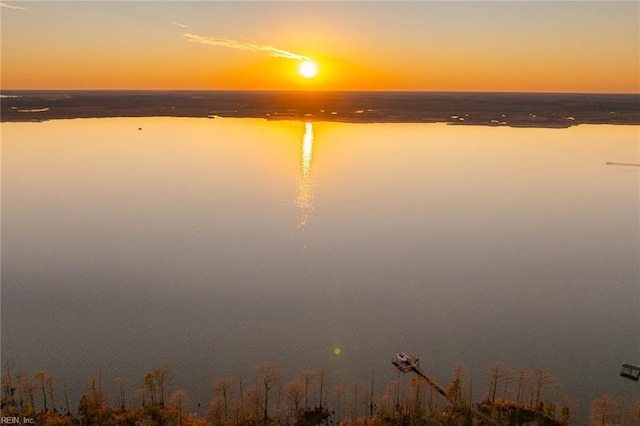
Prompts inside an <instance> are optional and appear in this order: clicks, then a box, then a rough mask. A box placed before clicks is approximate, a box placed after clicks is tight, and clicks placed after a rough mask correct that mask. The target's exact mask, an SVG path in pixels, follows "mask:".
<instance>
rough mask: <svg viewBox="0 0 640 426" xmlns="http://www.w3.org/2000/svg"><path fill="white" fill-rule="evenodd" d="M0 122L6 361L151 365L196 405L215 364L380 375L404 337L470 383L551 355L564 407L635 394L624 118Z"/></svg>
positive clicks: (633, 184) (126, 367) (89, 368)
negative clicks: (460, 369)
mask: <svg viewBox="0 0 640 426" xmlns="http://www.w3.org/2000/svg"><path fill="white" fill-rule="evenodd" d="M139 127H141V128H142V130H138V128H139ZM1 129H2V355H3V357H6V356H11V357H13V359H14V361H15V364H16V367H17V370H20V371H24V372H29V373H33V372H35V371H37V370H47V372H49V373H50V374H52V375H54V376H55V377H58V378H67V379H70V380H71V382H72V383H73V385H74V386H76V387H77V388H80V389H79V391H81V390H83V389H84V386H85V384H86V383H87V381H88V380H89V378H90V377H91V376H92V375H94V374H96V373H98V372H102V373H103V377H104V378H105V379H104V380H105V381H109V382H111V381H113V379H114V378H115V377H116V376H126V377H129V378H131V380H132V382H135V383H137V382H138V380H141V379H142V377H143V375H144V373H145V372H146V371H147V370H148V369H150V368H152V367H155V366H157V365H160V364H169V365H171V366H172V367H173V371H174V373H175V380H174V382H173V384H174V388H184V389H185V390H186V391H187V392H188V394H189V395H190V396H191V399H192V400H193V401H196V402H203V406H205V405H206V401H208V400H209V399H210V393H209V384H210V382H211V381H212V380H213V379H220V378H223V377H226V376H232V375H233V376H235V375H238V374H245V375H247V376H248V377H250V376H251V374H252V371H253V367H254V365H255V364H256V363H258V362H262V361H269V362H275V363H279V364H280V365H282V366H283V367H284V369H285V370H286V371H287V372H288V374H289V378H292V377H293V376H294V375H295V374H297V373H298V372H299V371H301V370H305V369H313V368H319V367H327V368H329V369H331V371H332V377H333V380H334V382H333V383H338V382H341V381H354V380H360V381H363V382H368V380H369V379H370V377H371V372H372V371H375V372H376V380H377V381H378V383H379V386H380V387H383V386H384V385H386V384H387V383H389V382H390V381H391V380H393V379H394V378H395V377H396V374H395V372H394V370H393V368H392V367H391V365H390V362H389V361H390V359H391V357H392V356H393V354H395V353H396V352H400V351H408V352H412V353H414V354H416V355H417V356H419V357H420V359H421V365H422V366H424V367H425V368H426V370H427V371H428V372H429V373H431V374H432V375H433V376H435V377H436V378H437V379H438V380H439V381H441V382H443V383H444V384H448V382H449V379H450V377H451V372H452V370H453V368H454V366H455V365H456V364H457V363H463V364H465V365H466V367H467V372H468V373H467V378H471V377H472V378H473V379H474V383H475V385H474V386H476V389H478V390H477V394H476V395H477V397H478V398H480V397H481V395H482V394H483V392H484V391H485V374H484V372H485V371H486V370H487V369H488V368H489V367H490V366H491V365H492V364H494V363H498V362H502V363H505V364H507V365H508V366H509V367H511V368H513V369H519V368H528V369H534V368H540V369H546V370H549V371H551V372H552V373H553V374H554V375H555V376H556V378H557V379H558V382H559V384H560V385H559V387H558V390H557V393H558V395H563V394H570V395H572V396H573V398H574V399H575V401H576V402H577V403H578V404H580V405H581V409H583V410H586V408H585V406H586V405H587V404H588V401H589V400H590V399H592V398H594V397H597V396H600V395H602V394H609V395H612V396H614V397H617V398H621V399H625V398H626V399H631V398H634V397H637V385H636V384H635V383H633V382H630V381H625V380H624V379H621V378H620V377H619V376H618V372H619V367H620V364H621V363H622V362H632V363H639V362H640V358H639V357H640V339H639V333H638V331H639V329H640V290H639V279H640V275H639V262H638V259H639V258H640V253H639V251H640V249H639V235H640V233H639V193H638V188H639V176H640V175H639V170H638V168H637V167H624V166H607V165H606V164H605V163H606V162H607V161H618V162H638V159H639V154H638V153H639V144H640V142H639V141H640V137H639V136H640V134H639V129H638V127H631V126H579V127H575V128H570V129H564V130H551V129H512V128H489V127H471V126H469V127H467V126H464V127H461V126H446V125H440V124H367V125H365V124H338V123H313V124H310V123H308V124H305V123H300V122H266V121H263V120H254V119H215V120H207V119H177V118H144V119H136V118H134V119H84V120H60V121H51V122H45V123H3V124H2V125H1ZM335 348H340V349H341V351H342V352H341V354H340V355H335V353H334V349H335ZM131 386H132V388H133V387H134V385H133V384H132V385H131ZM111 398H112V401H113V400H115V399H116V394H115V392H114V393H113V395H111Z"/></svg>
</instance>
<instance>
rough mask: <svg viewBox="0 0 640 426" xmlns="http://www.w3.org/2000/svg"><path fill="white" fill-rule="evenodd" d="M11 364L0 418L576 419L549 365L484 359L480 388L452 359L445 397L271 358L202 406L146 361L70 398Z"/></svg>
mask: <svg viewBox="0 0 640 426" xmlns="http://www.w3.org/2000/svg"><path fill="white" fill-rule="evenodd" d="M14 369H15V368H14V365H13V362H12V360H11V359H10V358H7V359H6V360H5V362H4V363H3V370H4V371H3V373H2V397H1V411H2V416H3V417H9V418H12V417H17V418H19V419H24V418H29V419H34V421H35V423H36V424H39V425H47V426H56V425H61V426H62V425H83V426H84V425H98V426H112V425H113V426H115V425H122V426H125V425H126V426H147V425H166V426H174V425H179V426H205V425H207V426H210V425H215V426H217V425H220V426H239V425H317V424H339V425H362V426H367V425H378V424H380V425H485V424H487V425H489V424H495V425H519V424H523V425H524V424H527V425H545V426H546V425H558V426H561V425H572V424H575V421H576V420H575V419H576V406H575V404H573V403H571V402H570V399H569V398H567V397H559V395H558V386H557V383H556V380H555V378H554V377H553V375H552V374H551V373H549V372H547V371H544V370H518V371H512V370H510V369H509V368H508V367H506V366H504V365H502V364H495V365H493V366H491V367H490V368H489V369H488V370H487V371H486V378H487V383H486V386H485V387H484V388H478V387H477V385H476V388H475V389H474V383H473V381H472V380H466V378H465V368H464V367H463V366H456V367H455V369H454V371H453V374H452V378H451V382H450V384H449V386H448V387H447V388H446V393H447V397H448V398H444V397H443V396H441V395H440V394H439V393H438V392H437V391H435V390H434V388H433V387H431V386H430V385H429V383H428V382H427V380H425V379H424V378H422V377H419V376H415V377H412V378H411V379H405V378H403V377H401V376H400V375H399V376H398V378H397V380H394V381H393V382H391V383H388V384H387V386H386V387H385V388H384V390H383V391H382V392H377V393H376V392H374V383H373V376H372V379H371V383H367V384H364V383H360V382H354V383H335V378H334V377H332V376H331V373H330V371H329V370H328V369H316V370H306V371H302V372H300V373H299V374H298V375H297V376H296V377H295V378H294V379H293V380H290V381H287V380H285V377H286V375H285V373H284V370H283V369H282V368H281V367H280V366H279V365H276V364H271V363H261V364H258V365H256V366H255V368H254V372H253V374H252V375H250V376H238V377H234V378H229V377H228V378H222V379H215V380H213V381H212V383H211V388H210V389H211V399H210V401H209V402H208V406H207V407H200V404H197V407H196V406H195V405H194V404H193V403H192V401H190V398H189V396H188V395H187V393H186V392H185V391H184V390H177V389H174V387H173V379H174V376H173V372H172V369H171V367H169V366H166V365H163V366H159V367H156V368H152V369H150V370H149V371H148V372H147V373H146V374H145V375H144V377H142V378H139V379H138V380H136V381H132V380H130V379H128V378H124V377H116V378H115V385H116V386H115V387H114V388H115V389H117V395H112V398H107V395H106V393H105V391H104V386H103V382H104V378H103V377H102V376H101V375H100V376H95V377H92V378H91V379H90V380H89V382H88V384H87V385H86V386H85V388H84V392H83V395H82V397H81V398H80V400H79V401H70V393H71V392H70V390H69V384H68V382H67V381H66V380H60V379H54V377H53V376H51V375H50V374H48V373H47V372H46V371H38V372H35V373H34V374H15V373H14ZM132 388H135V390H133V391H132V390H131V389H132ZM447 399H448V400H447ZM476 400H477V401H479V402H474V401H476ZM72 404H73V405H72ZM194 411H197V412H201V413H205V412H206V414H203V415H198V414H196V413H195V412H194ZM474 413H481V414H482V415H481V416H477V415H475V414H474ZM588 424H589V425H590V426H591V425H593V426H595V425H598V426H605V425H622V426H626V425H628V426H640V400H637V401H624V402H620V401H616V400H614V399H613V398H611V397H609V396H606V395H603V396H601V397H599V398H597V399H594V400H593V401H592V402H591V405H590V407H589V423H588Z"/></svg>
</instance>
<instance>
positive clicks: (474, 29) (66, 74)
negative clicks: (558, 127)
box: [0, 0, 640, 93]
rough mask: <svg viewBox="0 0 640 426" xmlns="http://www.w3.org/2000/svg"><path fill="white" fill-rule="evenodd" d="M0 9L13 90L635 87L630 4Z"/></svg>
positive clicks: (11, 4) (47, 5) (24, 4)
mask: <svg viewBox="0 0 640 426" xmlns="http://www.w3.org/2000/svg"><path fill="white" fill-rule="evenodd" d="M1 5H2V7H0V13H1V16H2V18H1V19H2V45H1V49H2V77H1V88H2V89H4V90H8V89H205V90H207V89H212V90H221V89H251V90H306V89H313V90H424V91H518V92H607V93H637V92H638V91H639V88H640V83H639V80H640V71H639V70H640V68H639V56H640V32H639V26H640V21H639V16H640V3H639V2H635V1H629V2H589V1H573V2H518V1H513V2H507V1H495V2H480V1H474V2H456V1H454V2H427V1H415V2H395V1H386V2H364V1H357V2H340V1H339V2H307V1H298V2H294V1H291V2H272V1H261V2H215V1H199V2H198V1H196V2H169V1H137V2H116V1H112V2H97V1H76V2H57V1H44V2H31V1H11V0H7V1H5V2H3V3H1ZM273 54H276V55H277V56H273ZM287 55H288V56H287ZM302 57H308V58H311V59H312V60H313V61H314V62H315V63H316V64H317V66H318V74H317V76H315V77H313V78H303V77H301V76H300V75H299V74H298V72H297V67H298V66H299V64H300V58H302Z"/></svg>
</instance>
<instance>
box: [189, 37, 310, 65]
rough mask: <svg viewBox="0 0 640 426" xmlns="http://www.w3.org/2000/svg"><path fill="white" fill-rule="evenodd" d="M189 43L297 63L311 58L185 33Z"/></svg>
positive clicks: (263, 45) (234, 41)
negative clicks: (296, 61) (267, 55)
mask: <svg viewBox="0 0 640 426" xmlns="http://www.w3.org/2000/svg"><path fill="white" fill-rule="evenodd" d="M182 36H183V37H184V38H186V39H187V40H189V41H193V42H196V43H202V44H210V45H212V46H223V47H229V48H231V49H239V50H246V51H249V52H266V53H269V54H270V55H271V56H274V57H277V58H287V59H296V60H299V61H303V60H309V59H311V58H309V57H307V56H303V55H298V54H296V53H292V52H288V51H286V50H282V49H277V48H275V47H273V46H268V45H265V44H251V43H240V42H237V41H236V40H230V39H226V38H218V37H204V36H200V35H197V34H191V33H186V34H183V35H182Z"/></svg>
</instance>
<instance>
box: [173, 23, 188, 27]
mask: <svg viewBox="0 0 640 426" xmlns="http://www.w3.org/2000/svg"><path fill="white" fill-rule="evenodd" d="M172 24H173V25H177V26H178V27H180V28H188V27H187V26H186V25H185V24H181V23H180V22H172Z"/></svg>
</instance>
